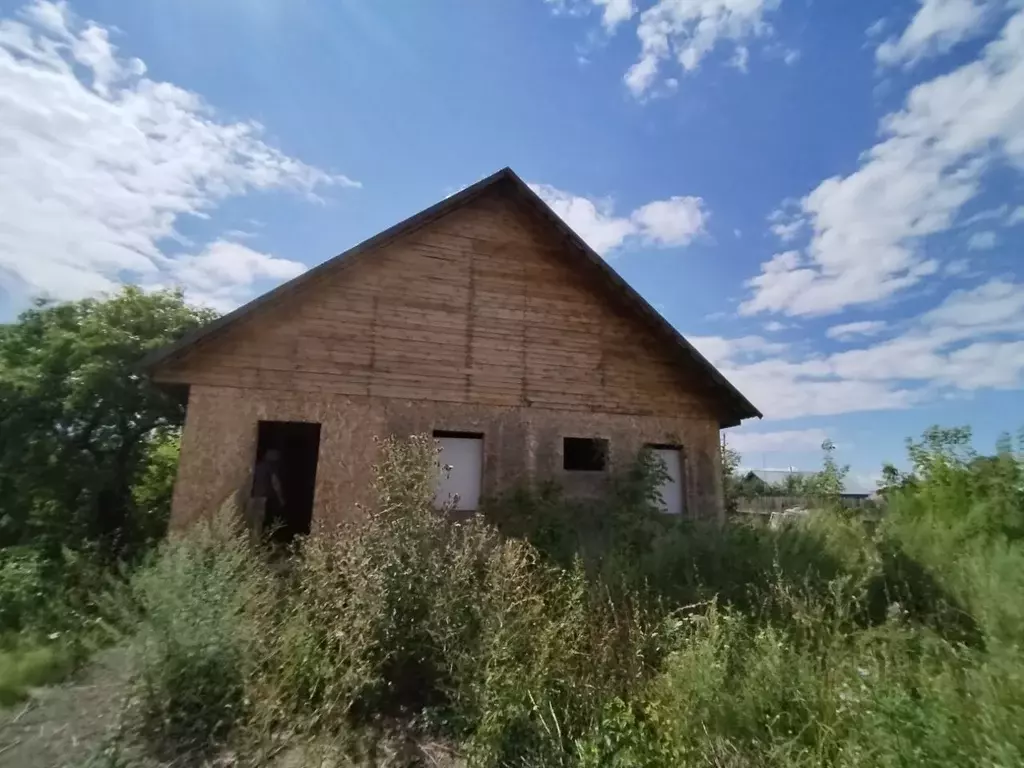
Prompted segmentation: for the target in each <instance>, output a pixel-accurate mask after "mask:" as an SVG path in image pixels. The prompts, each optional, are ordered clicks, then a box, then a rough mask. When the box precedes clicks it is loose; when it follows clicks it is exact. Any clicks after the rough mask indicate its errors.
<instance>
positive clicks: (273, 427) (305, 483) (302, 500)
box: [253, 421, 320, 543]
mask: <svg viewBox="0 0 1024 768" xmlns="http://www.w3.org/2000/svg"><path fill="white" fill-rule="evenodd" d="M271 452H273V453H271ZM268 454H269V455H268ZM319 455H320V425H319V424H314V423H310V422H304V421H261V422H260V423H259V432H258V436H257V441H256V471H255V472H254V476H255V478H256V479H255V481H254V490H253V493H254V495H255V494H256V493H257V489H256V487H255V486H256V485H259V486H261V487H262V490H261V491H260V493H266V497H267V503H266V513H265V516H264V520H263V526H262V527H263V530H264V531H267V532H270V533H271V534H272V537H273V539H274V541H276V542H281V543H288V542H290V541H291V540H292V539H294V538H295V537H296V536H298V535H300V534H303V535H304V534H308V533H309V530H310V524H311V523H312V521H313V493H314V490H315V488H316V465H317V459H318V457H319ZM268 459H269V461H268ZM273 474H276V476H277V478H278V484H279V486H280V491H281V493H280V497H281V498H278V497H277V496H278V495H277V493H276V491H275V489H274V488H273V483H271V482H270V481H269V475H273Z"/></svg>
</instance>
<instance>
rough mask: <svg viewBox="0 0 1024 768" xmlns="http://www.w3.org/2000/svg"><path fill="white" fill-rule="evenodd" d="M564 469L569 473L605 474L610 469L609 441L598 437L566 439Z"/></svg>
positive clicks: (563, 456)
mask: <svg viewBox="0 0 1024 768" xmlns="http://www.w3.org/2000/svg"><path fill="white" fill-rule="evenodd" d="M562 468H563V469H565V470H568V471H569V472H603V471H604V470H605V469H607V468H608V441H607V440H604V439H601V438H598V437H566V438H563V441H562Z"/></svg>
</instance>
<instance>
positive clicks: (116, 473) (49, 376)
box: [0, 288, 210, 700]
mask: <svg viewBox="0 0 1024 768" xmlns="http://www.w3.org/2000/svg"><path fill="white" fill-rule="evenodd" d="M209 317H210V315H209V314H208V313H207V312H205V311H202V310H196V309H194V308H192V307H189V306H188V305H186V304H185V303H184V301H183V299H182V296H181V295H180V294H178V293H171V292H156V293H144V292H142V291H139V290H137V289H133V288H125V289H124V290H122V291H121V292H120V293H119V294H117V295H115V296H113V297H111V298H109V299H105V300H96V299H87V300H85V301H78V302H68V303H62V304H51V303H46V302H39V303H38V304H37V305H36V306H35V307H34V308H33V309H30V310H29V311H27V312H25V313H24V314H22V315H21V316H20V317H19V318H18V320H17V321H16V322H15V323H12V324H9V325H0V699H7V700H11V699H14V698H17V697H19V696H21V695H23V694H24V693H25V690H26V688H27V687H29V686H31V685H34V684H36V683H37V682H40V681H44V680H52V679H54V678H56V677H59V676H60V675H62V674H65V673H66V672H67V671H68V670H69V669H72V668H73V667H74V666H75V664H76V663H77V662H78V661H79V660H81V658H83V656H84V655H85V654H86V653H87V651H88V649H89V648H91V647H92V646H93V645H94V644H95V643H98V642H102V641H103V640H104V638H105V637H106V636H107V635H108V630H109V627H107V624H109V619H110V617H109V616H108V613H109V611H107V608H106V607H105V606H104V605H103V603H104V602H105V600H106V595H107V594H108V593H109V591H110V590H111V589H112V588H114V585H115V583H116V575H114V576H112V575H111V574H116V573H117V571H118V569H120V568H121V566H122V564H124V563H128V562H132V561H135V560H137V559H138V558H139V557H141V556H142V554H143V553H144V552H146V551H147V550H148V549H150V548H151V547H152V546H153V545H154V544H155V542H156V541H158V540H159V539H160V538H161V537H162V536H163V535H164V532H165V530H166V521H167V513H168V510H169V505H170V488H171V483H172V478H173V474H174V471H175V467H176V460H177V440H178V431H179V429H180V427H181V424H182V422H183V419H184V403H183V402H182V401H181V399H180V398H177V397H175V396H172V395H170V394H168V393H166V392H162V391H160V390H158V389H157V388H155V387H153V386H152V385H151V384H149V383H148V382H147V381H146V379H145V378H144V377H143V376H142V375H141V374H140V372H138V371H137V370H136V366H137V365H138V362H139V360H140V359H141V358H142V357H143V355H144V354H145V353H146V352H148V351H150V350H153V349H156V348H157V347H160V346H162V345H164V344H166V343H168V342H170V341H172V340H174V339H176V338H178V337H180V336H181V335H182V334H184V333H186V332H187V331H189V330H191V329H193V328H195V327H197V326H198V325H200V324H201V323H203V322H205V321H206V320H208V319H209Z"/></svg>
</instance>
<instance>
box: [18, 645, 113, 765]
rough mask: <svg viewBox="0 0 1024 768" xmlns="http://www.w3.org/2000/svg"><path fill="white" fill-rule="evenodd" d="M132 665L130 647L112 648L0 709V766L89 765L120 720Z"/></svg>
mask: <svg viewBox="0 0 1024 768" xmlns="http://www.w3.org/2000/svg"><path fill="white" fill-rule="evenodd" d="M130 670H131V663H130V656H129V653H128V651H127V649H125V648H123V647H118V648H110V649H108V650H105V651H102V652H101V653H99V654H98V655H97V656H96V658H95V659H94V660H93V662H92V663H91V664H90V665H89V666H88V667H86V668H85V669H84V670H82V672H81V673H80V674H79V675H76V676H75V677H74V678H73V679H72V680H70V681H69V682H67V683H65V684H63V685H59V686H55V687H52V688H42V689H39V690H38V691H34V692H33V694H32V696H31V698H30V699H29V700H28V701H27V702H25V703H23V704H17V705H15V706H14V707H12V708H10V709H4V710H0V768H71V767H74V768H78V767H79V766H86V765H89V764H90V761H91V760H92V758H93V757H94V756H95V755H96V754H97V752H98V751H99V750H100V749H101V747H102V746H103V743H104V741H105V740H106V737H107V736H108V735H109V734H110V733H112V731H113V729H114V728H115V727H116V725H117V721H118V716H119V715H120V712H121V707H122V704H123V695H124V690H125V683H126V681H127V679H128V676H129V675H130ZM92 764H93V765H102V763H99V762H97V761H95V760H92Z"/></svg>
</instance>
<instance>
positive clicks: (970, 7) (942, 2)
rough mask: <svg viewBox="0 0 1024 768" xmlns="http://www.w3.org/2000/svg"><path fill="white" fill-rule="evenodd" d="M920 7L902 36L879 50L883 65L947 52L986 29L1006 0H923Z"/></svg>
mask: <svg viewBox="0 0 1024 768" xmlns="http://www.w3.org/2000/svg"><path fill="white" fill-rule="evenodd" d="M919 3H920V6H921V7H920V8H918V9H917V13H915V14H914V17H913V18H912V19H911V21H910V24H909V25H908V26H907V28H906V29H905V30H904V31H903V34H902V35H900V36H899V37H891V38H889V39H888V40H886V41H885V42H883V43H882V44H881V45H879V46H878V48H877V49H876V51H875V58H876V59H877V60H878V63H879V64H882V65H885V66H892V65H896V64H904V65H912V64H915V63H917V62H918V61H920V60H921V59H924V58H926V57H929V56H935V55H938V54H942V53H946V52H947V51H949V50H950V49H951V48H952V47H953V46H955V45H956V44H957V43H960V42H963V41H964V40H968V39H970V38H972V37H974V36H975V35H977V34H979V33H980V32H982V31H983V29H984V28H985V22H986V21H987V20H988V19H989V18H990V17H991V15H992V13H993V12H994V11H995V10H996V9H997V8H998V7H999V6H1001V5H1002V4H1003V0H919Z"/></svg>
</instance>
